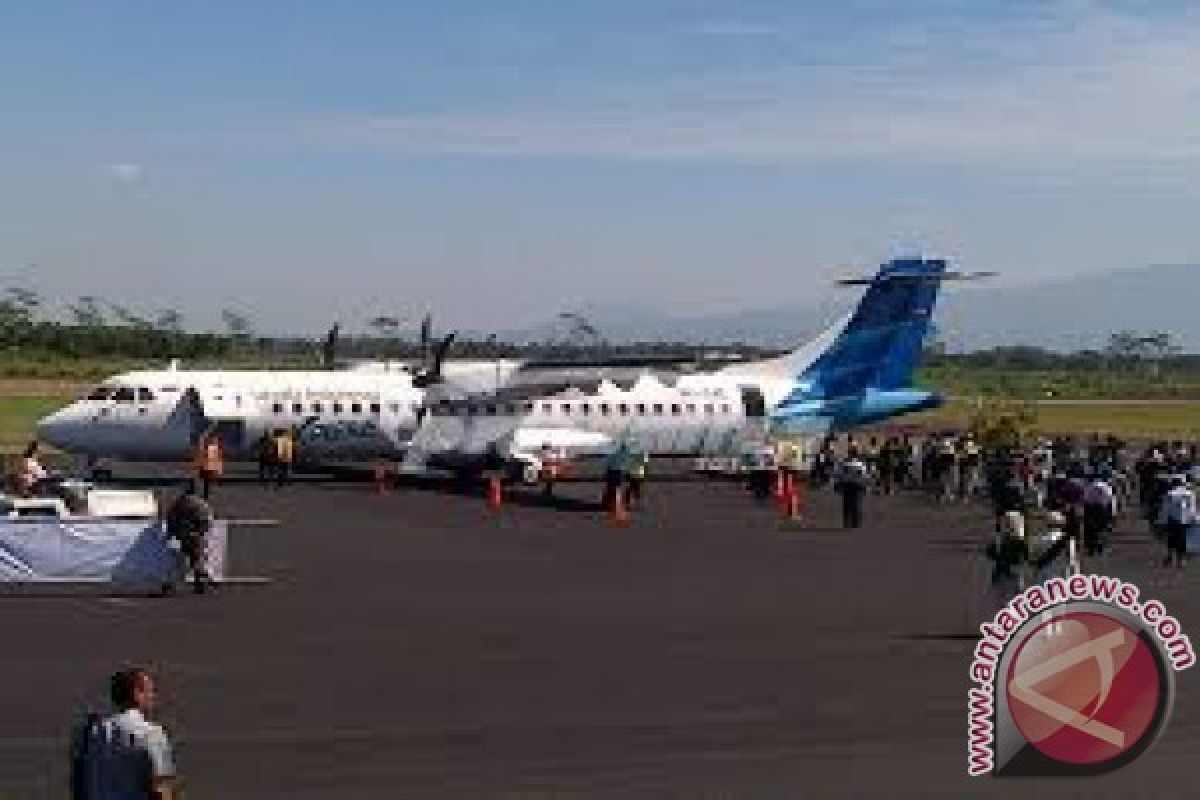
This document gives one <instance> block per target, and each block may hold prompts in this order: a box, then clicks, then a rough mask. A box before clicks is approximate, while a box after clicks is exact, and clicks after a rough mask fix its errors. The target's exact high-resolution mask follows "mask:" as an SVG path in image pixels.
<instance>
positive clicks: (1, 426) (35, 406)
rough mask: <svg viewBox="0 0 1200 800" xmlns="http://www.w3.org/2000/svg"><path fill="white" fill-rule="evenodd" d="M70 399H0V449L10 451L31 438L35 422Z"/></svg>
mask: <svg viewBox="0 0 1200 800" xmlns="http://www.w3.org/2000/svg"><path fill="white" fill-rule="evenodd" d="M72 399H73V398H71V397H57V396H56V397H0V448H3V449H5V450H12V449H13V448H15V447H19V446H20V445H21V444H24V443H25V442H27V441H29V440H30V439H32V438H33V434H34V427H35V426H36V425H37V421H38V420H39V419H41V418H42V417H44V416H46V415H47V414H49V413H50V412H52V411H56V410H58V409H60V408H62V407H63V406H65V405H66V404H67V403H70V402H71V400H72Z"/></svg>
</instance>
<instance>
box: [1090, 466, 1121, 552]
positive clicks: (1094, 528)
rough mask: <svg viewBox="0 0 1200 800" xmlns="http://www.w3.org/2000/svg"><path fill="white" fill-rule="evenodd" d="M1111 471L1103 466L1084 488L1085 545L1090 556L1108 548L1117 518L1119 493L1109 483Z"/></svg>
mask: <svg viewBox="0 0 1200 800" xmlns="http://www.w3.org/2000/svg"><path fill="white" fill-rule="evenodd" d="M1109 480H1110V471H1109V470H1108V469H1107V468H1102V469H1101V470H1100V471H1099V472H1097V473H1096V475H1095V476H1094V477H1093V478H1092V481H1091V483H1089V484H1088V485H1087V487H1086V488H1085V489H1084V490H1083V547H1084V550H1085V551H1086V552H1087V554H1088V555H1089V556H1099V555H1102V554H1103V553H1104V552H1105V551H1106V550H1107V549H1108V540H1109V536H1110V534H1111V533H1112V529H1113V524H1114V523H1115V522H1116V519H1117V495H1116V492H1114V491H1113V488H1112V484H1111V483H1109Z"/></svg>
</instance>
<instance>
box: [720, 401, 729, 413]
mask: <svg viewBox="0 0 1200 800" xmlns="http://www.w3.org/2000/svg"><path fill="white" fill-rule="evenodd" d="M721 413H722V414H728V413H729V403H722V404H721Z"/></svg>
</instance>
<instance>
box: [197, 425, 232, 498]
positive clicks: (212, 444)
mask: <svg viewBox="0 0 1200 800" xmlns="http://www.w3.org/2000/svg"><path fill="white" fill-rule="evenodd" d="M224 472H225V456H224V454H223V453H222V452H221V441H220V439H218V438H217V436H216V434H208V435H207V436H205V437H204V438H203V439H201V440H200V448H199V451H198V452H197V453H196V474H197V476H198V477H199V478H200V484H201V487H202V491H201V493H202V494H203V496H204V499H205V500H208V499H209V498H210V497H211V496H212V487H213V484H215V483H216V482H217V481H218V480H220V479H221V476H222V475H223V474H224Z"/></svg>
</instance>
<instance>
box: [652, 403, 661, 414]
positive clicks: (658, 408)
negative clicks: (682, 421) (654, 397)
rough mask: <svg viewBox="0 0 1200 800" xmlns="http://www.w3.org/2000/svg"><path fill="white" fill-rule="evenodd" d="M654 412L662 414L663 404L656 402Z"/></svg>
mask: <svg viewBox="0 0 1200 800" xmlns="http://www.w3.org/2000/svg"><path fill="white" fill-rule="evenodd" d="M654 413H655V414H661V413H663V406H662V403H655V404H654Z"/></svg>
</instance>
